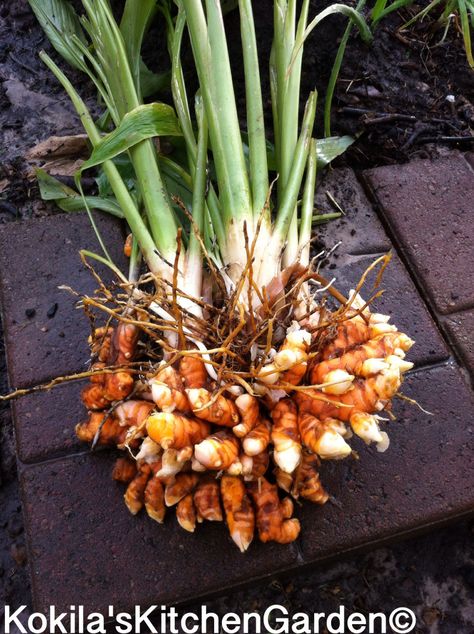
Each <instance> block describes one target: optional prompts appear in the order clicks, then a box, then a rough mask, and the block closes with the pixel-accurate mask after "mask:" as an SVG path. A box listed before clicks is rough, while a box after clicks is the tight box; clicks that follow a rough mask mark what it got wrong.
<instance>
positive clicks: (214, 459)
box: [194, 430, 240, 470]
mask: <svg viewBox="0 0 474 634" xmlns="http://www.w3.org/2000/svg"><path fill="white" fill-rule="evenodd" d="M239 448H240V443H239V440H238V439H237V438H236V437H235V436H234V435H233V434H232V433H231V432H229V431H227V430H223V431H219V432H217V433H216V434H213V435H212V436H209V437H208V438H206V439H205V440H203V441H202V442H201V443H199V444H198V445H196V446H195V447H194V456H195V458H196V460H197V461H198V462H200V463H201V464H202V465H204V466H205V467H206V468H207V469H213V470H217V469H218V470H225V469H228V468H229V467H230V466H231V465H232V463H233V462H235V461H236V460H237V458H238V455H239Z"/></svg>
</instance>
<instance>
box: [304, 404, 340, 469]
mask: <svg viewBox="0 0 474 634" xmlns="http://www.w3.org/2000/svg"><path fill="white" fill-rule="evenodd" d="M298 426H299V430H300V434H301V439H302V441H303V442H304V444H305V445H306V447H308V449H309V450H310V451H312V452H313V453H316V454H318V456H320V457H321V458H325V459H333V460H338V459H340V458H345V457H346V456H348V455H349V454H350V453H351V448H350V447H349V445H348V444H347V443H346V441H345V440H344V438H343V437H342V435H341V434H340V433H339V432H338V431H336V430H335V429H334V428H333V427H332V426H331V425H330V424H325V423H324V422H322V421H321V420H320V419H319V418H317V417H316V416H313V414H312V413H311V412H301V413H300V414H299V416H298Z"/></svg>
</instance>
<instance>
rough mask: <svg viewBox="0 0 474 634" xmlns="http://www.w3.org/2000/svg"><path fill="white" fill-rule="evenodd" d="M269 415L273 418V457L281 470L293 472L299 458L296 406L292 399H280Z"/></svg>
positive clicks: (299, 444) (299, 446) (299, 443)
mask: <svg viewBox="0 0 474 634" xmlns="http://www.w3.org/2000/svg"><path fill="white" fill-rule="evenodd" d="M271 416H272V420H273V427H272V432H271V439H272V443H273V445H274V447H275V451H274V453H273V458H274V460H275V462H276V464H277V465H278V466H279V467H280V468H281V469H283V471H286V472H287V473H293V471H294V470H295V469H296V467H297V465H298V463H299V461H300V460H301V442H300V432H299V430H298V410H297V407H296V405H295V403H294V401H293V400H291V399H289V398H285V399H282V400H281V401H279V402H278V404H277V405H276V406H275V407H274V408H273V410H272V412H271Z"/></svg>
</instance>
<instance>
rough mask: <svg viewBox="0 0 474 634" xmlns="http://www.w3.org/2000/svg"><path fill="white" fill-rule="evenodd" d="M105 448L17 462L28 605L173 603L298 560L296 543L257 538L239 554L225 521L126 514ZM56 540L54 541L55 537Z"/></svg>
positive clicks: (121, 606)
mask: <svg viewBox="0 0 474 634" xmlns="http://www.w3.org/2000/svg"><path fill="white" fill-rule="evenodd" d="M112 464H113V458H112V455H111V454H110V453H108V452H107V453H105V452H102V453H100V454H85V455H81V456H73V457H69V458H65V459H60V460H57V461H53V462H47V463H42V464H40V465H33V466H29V467H26V468H24V470H23V471H22V473H21V489H22V498H23V510H24V515H25V520H26V532H27V539H28V544H29V551H30V555H31V556H30V565H31V569H32V580H33V584H32V590H33V600H34V605H35V608H36V609H38V610H44V609H46V608H47V607H48V606H49V605H51V604H54V605H56V607H57V609H58V610H62V609H65V608H67V606H69V605H72V604H77V602H78V597H79V595H80V603H81V604H82V605H84V606H85V610H86V612H90V611H92V610H98V611H101V612H105V611H106V609H107V606H108V605H114V606H115V609H116V610H119V609H125V610H126V609H132V608H133V606H134V605H141V606H147V605H151V604H161V603H179V602H181V601H183V600H185V599H189V598H193V599H194V598H197V597H199V596H202V595H206V594H209V593H213V592H217V591H225V590H229V589H231V588H233V587H234V586H236V585H241V584H248V583H251V582H252V581H253V580H254V579H256V578H261V577H265V576H267V575H272V574H275V573H277V572H279V571H282V570H285V569H287V568H289V567H291V566H292V565H294V564H295V562H296V559H297V550H296V548H295V546H294V545H290V546H279V545H276V544H261V543H259V542H257V541H256V542H254V543H253V544H252V545H251V546H250V549H249V551H248V552H247V553H246V555H242V554H241V553H240V552H239V550H238V549H237V548H236V547H235V545H234V544H233V543H232V542H231V541H230V538H229V537H228V536H227V534H226V529H225V527H224V526H223V524H221V523H218V524H216V523H215V524H213V523H210V522H207V523H204V524H203V525H200V526H199V527H198V528H197V529H196V532H195V533H194V534H190V533H186V532H185V531H184V530H182V529H181V528H180V527H179V526H178V524H177V522H176V518H175V513H174V511H169V513H168V517H167V519H166V521H165V524H164V525H159V524H157V523H156V522H154V521H152V520H151V519H149V518H148V517H147V516H146V514H144V513H141V514H140V515H139V516H137V517H133V516H132V515H130V513H129V512H128V510H127V509H126V507H125V505H124V503H123V499H122V495H123V492H124V487H123V485H119V484H117V483H115V482H113V481H112V480H111V469H112ZM53 545H54V546H53Z"/></svg>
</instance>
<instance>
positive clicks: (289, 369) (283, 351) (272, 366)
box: [258, 329, 311, 385]
mask: <svg viewBox="0 0 474 634" xmlns="http://www.w3.org/2000/svg"><path fill="white" fill-rule="evenodd" d="M310 343H311V335H310V333H309V332H308V331H307V330H302V329H298V330H293V331H292V332H289V333H288V334H287V336H286V338H285V340H284V342H283V344H282V346H281V348H280V350H279V351H278V352H277V353H276V354H275V356H274V357H273V359H272V361H271V362H270V363H267V364H266V365H264V366H263V367H262V369H261V371H260V372H259V374H258V379H259V381H261V382H262V383H265V384H266V385H273V384H274V383H277V382H278V381H279V380H280V378H281V377H282V378H283V380H284V381H286V382H287V383H291V384H292V385H297V384H298V383H299V382H300V381H301V379H302V378H303V376H304V375H305V373H306V367H307V359H308V354H307V352H308V348H309V345H310Z"/></svg>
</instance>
